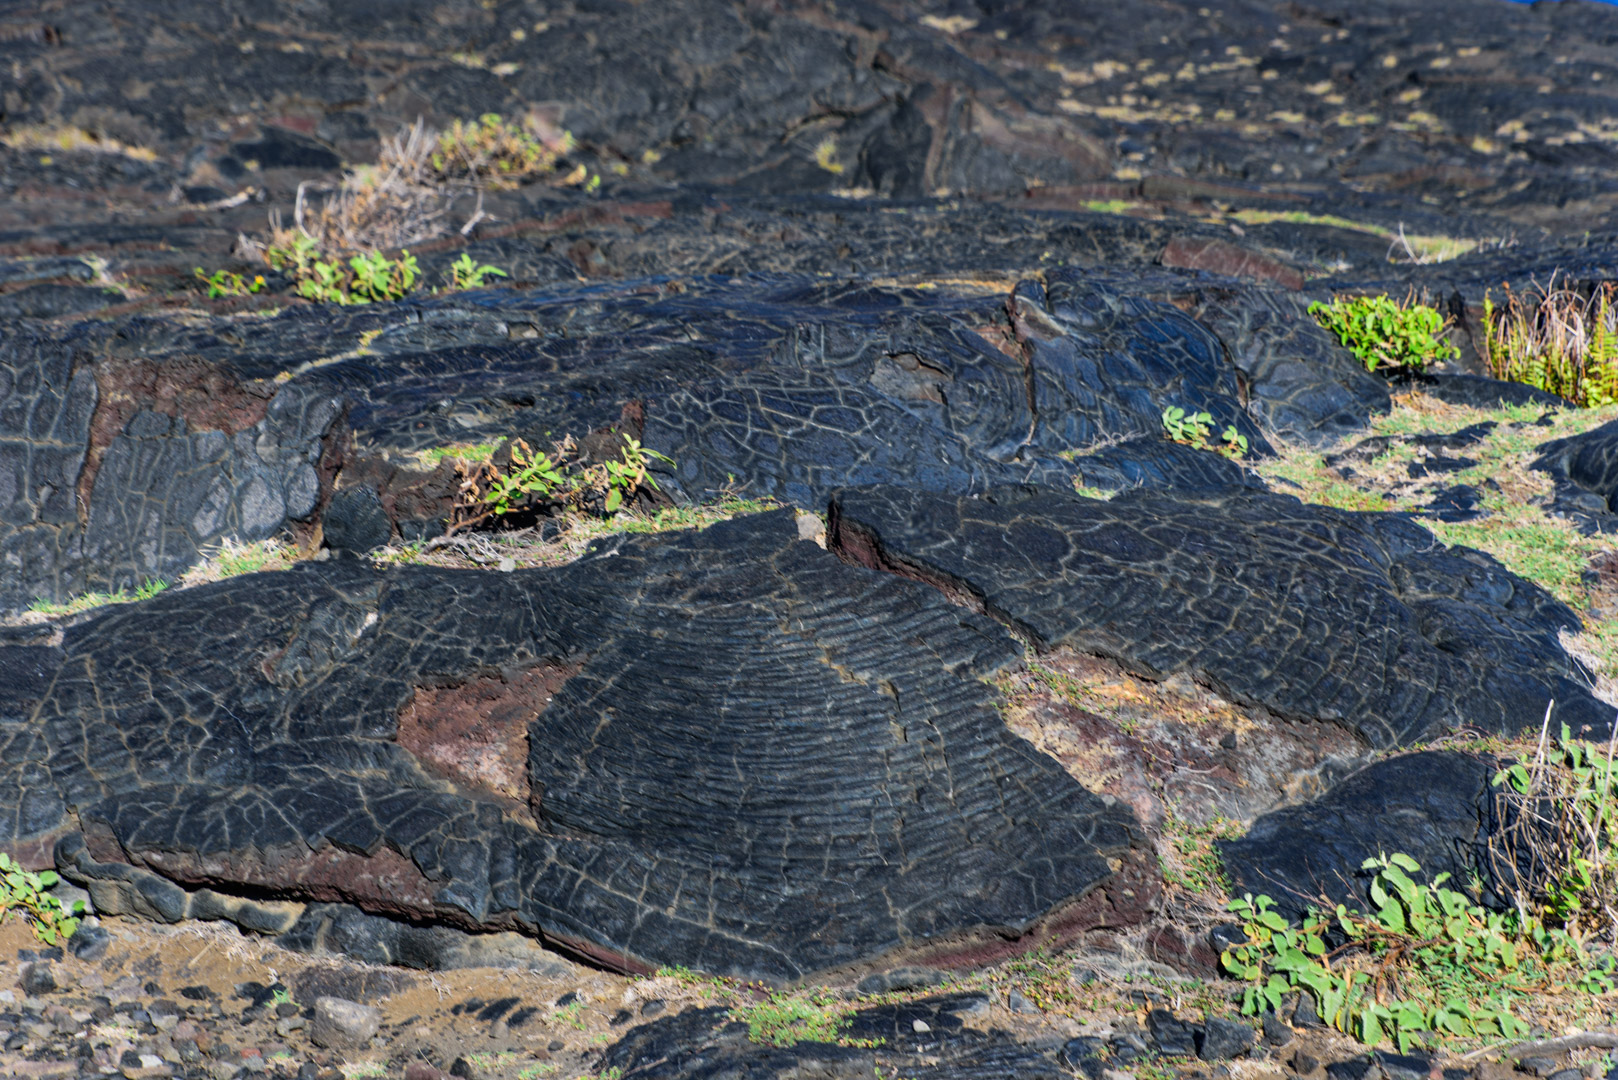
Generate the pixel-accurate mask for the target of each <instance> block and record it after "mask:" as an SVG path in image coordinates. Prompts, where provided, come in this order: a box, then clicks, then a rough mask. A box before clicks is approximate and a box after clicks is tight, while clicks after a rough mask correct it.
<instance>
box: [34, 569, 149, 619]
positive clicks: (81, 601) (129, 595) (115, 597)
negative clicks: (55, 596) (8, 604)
mask: <svg viewBox="0 0 1618 1080" xmlns="http://www.w3.org/2000/svg"><path fill="white" fill-rule="evenodd" d="M166 588H168V582H166V581H163V580H161V579H160V578H153V579H152V580H151V581H148V582H145V583H144V584H141V585H139V586H137V587H136V588H135V590H134V591H133V592H131V591H130V590H128V589H119V590H118V591H117V592H89V593H85V594H84V595H83V596H76V597H74V598H73V599H72V600H69V601H67V602H66V603H63V604H58V603H56V602H54V601H51V600H35V601H34V602H33V603H32V604H29V605H28V610H29V611H32V612H34V613H36V614H39V615H77V614H78V613H79V612H81V611H89V610H90V609H91V608H98V607H104V606H106V605H107V604H129V603H133V602H135V601H137V600H150V599H151V598H152V597H154V596H156V595H157V594H158V593H160V592H162V591H163V590H164V589H166Z"/></svg>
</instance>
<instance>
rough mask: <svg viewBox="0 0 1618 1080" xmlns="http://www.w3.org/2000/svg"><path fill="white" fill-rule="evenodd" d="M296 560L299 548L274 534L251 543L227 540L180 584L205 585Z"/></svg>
mask: <svg viewBox="0 0 1618 1080" xmlns="http://www.w3.org/2000/svg"><path fill="white" fill-rule="evenodd" d="M297 560H298V553H297V551H295V550H294V549H293V548H291V547H289V546H288V545H287V544H285V543H284V542H282V541H280V540H277V539H274V538H273V537H272V538H271V539H268V540H254V541H252V542H251V543H242V542H240V541H237V540H225V541H223V542H222V543H221V544H220V545H219V546H218V547H217V548H216V549H214V551H213V553H212V554H210V555H209V556H208V557H207V558H206V559H205V560H204V561H202V562H200V563H198V564H197V565H196V566H193V567H192V568H191V569H189V570H187V571H186V572H185V575H184V576H183V577H182V578H180V584H181V585H188V586H189V585H202V584H206V583H207V582H210V581H223V580H224V579H225V578H232V577H240V576H241V575H242V574H256V573H258V572H260V571H263V570H285V569H287V568H288V567H290V566H291V565H292V564H293V563H294V562H296V561H297Z"/></svg>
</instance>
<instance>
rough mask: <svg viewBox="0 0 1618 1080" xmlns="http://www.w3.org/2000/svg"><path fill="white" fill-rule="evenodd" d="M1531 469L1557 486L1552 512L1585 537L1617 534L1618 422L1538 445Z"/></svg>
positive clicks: (1614, 421) (1552, 502) (1610, 422)
mask: <svg viewBox="0 0 1618 1080" xmlns="http://www.w3.org/2000/svg"><path fill="white" fill-rule="evenodd" d="M1534 468H1536V469H1539V470H1541V471H1543V472H1546V473H1549V474H1550V476H1551V479H1552V480H1554V481H1555V483H1556V490H1555V495H1554V496H1553V498H1552V501H1551V509H1552V510H1553V511H1554V512H1556V513H1559V514H1563V515H1565V516H1566V517H1568V518H1570V519H1571V520H1572V521H1573V522H1574V524H1576V525H1578V527H1579V528H1580V529H1582V530H1583V531H1585V532H1587V533H1606V532H1613V531H1618V513H1614V512H1613V500H1614V498H1615V497H1618V420H1613V421H1609V422H1608V423H1605V424H1602V425H1601V426H1600V427H1598V428H1595V429H1594V430H1592V431H1586V432H1585V433H1584V434H1582V435H1573V436H1570V437H1568V438H1565V439H1553V440H1551V441H1550V442H1546V443H1543V444H1541V446H1540V447H1539V457H1538V458H1536V459H1535V461H1534Z"/></svg>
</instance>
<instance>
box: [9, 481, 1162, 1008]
mask: <svg viewBox="0 0 1618 1080" xmlns="http://www.w3.org/2000/svg"><path fill="white" fill-rule="evenodd" d="M1014 655H1015V647H1014V644H1013V642H1012V641H1011V639H1010V638H1009V637H1008V636H1007V635H1006V634H1005V632H1004V631H1003V630H1001V629H1000V628H999V627H997V626H995V625H994V624H993V623H991V622H989V621H987V620H984V619H982V618H980V617H978V616H975V615H972V614H970V613H967V612H963V611H961V610H960V609H959V608H956V607H954V606H953V605H950V604H948V603H947V602H946V601H945V600H944V599H943V598H942V597H940V596H938V595H937V594H936V592H934V591H933V590H930V589H927V588H925V587H924V586H920V585H917V584H915V583H912V582H907V581H903V580H900V579H897V578H893V577H891V576H885V575H880V574H876V573H872V572H870V571H867V570H864V569H860V568H857V567H850V566H848V565H846V564H844V563H842V562H840V561H839V560H837V559H836V558H834V557H833V556H831V555H828V554H827V553H825V552H824V551H822V550H821V549H820V548H818V547H816V546H815V545H813V544H811V543H806V542H802V541H800V540H798V539H797V531H796V526H795V525H794V523H793V518H792V514H791V513H790V512H787V511H780V512H776V513H772V514H767V515H760V516H755V517H752V518H746V519H739V520H737V521H734V522H730V523H726V524H721V525H718V526H715V527H713V528H710V529H708V530H706V531H703V532H693V533H682V534H677V535H673V536H660V537H643V538H637V539H623V538H620V539H618V540H615V541H612V542H610V543H606V544H602V545H600V546H598V547H597V548H596V549H594V550H592V552H591V553H590V554H589V555H588V556H587V557H586V558H584V559H583V560H582V561H580V562H578V563H576V564H572V565H570V566H568V567H565V568H562V569H558V570H551V571H522V572H516V573H511V574H490V573H478V572H466V571H446V570H436V569H429V568H423V567H413V568H401V569H395V570H388V571H384V570H378V569H373V568H370V567H369V566H366V565H361V564H360V563H359V562H358V561H357V560H334V561H331V562H327V563H324V564H305V565H302V566H300V567H298V568H297V569H295V570H291V571H288V572H285V573H281V574H262V575H254V576H251V577H247V578H242V579H237V580H233V581H229V582H224V583H220V584H217V585H212V586H205V587H199V588H196V589H190V590H186V591H183V592H179V593H175V594H169V595H164V596H160V597H158V598H157V599H155V600H154V601H151V602H149V603H146V604H142V605H139V606H137V607H133V608H127V609H120V610H112V611H109V612H107V613H106V614H104V615H101V616H99V617H97V618H95V619H93V620H91V621H89V622H86V623H84V624H82V625H78V626H75V627H72V628H70V629H68V630H66V631H65V633H64V636H63V639H62V641H61V643H60V644H58V645H34V646H25V645H11V646H7V647H5V648H3V649H0V670H8V671H9V670H16V671H20V672H23V675H22V676H21V677H18V678H16V679H8V680H7V681H6V682H5V684H4V689H3V690H0V759H3V760H4V761H5V762H6V770H5V773H4V775H3V777H0V791H4V792H6V793H7V795H6V807H5V815H4V818H3V821H4V832H3V833H0V843H3V844H5V845H6V846H8V847H12V848H19V847H25V846H26V845H27V844H29V843H30V842H33V843H35V844H37V843H40V842H44V841H46V840H48V839H49V838H50V837H51V835H52V834H54V833H57V832H60V831H63V830H67V829H69V828H71V824H70V822H71V818H70V817H69V815H76V818H77V821H78V822H79V823H80V824H81V825H82V826H83V828H84V829H85V830H86V833H87V835H88V836H89V838H90V848H91V852H92V853H93V854H94V855H95V856H96V857H97V858H99V859H102V860H119V859H126V860H129V861H133V862H135V863H137V864H143V865H146V866H148V867H150V868H152V869H155V870H158V871H159V872H161V873H164V874H166V875H168V876H170V877H173V878H175V879H178V880H180V881H182V882H187V883H193V884H196V883H207V884H212V885H217V886H237V887H249V888H253V889H260V888H267V889H274V890H279V891H280V892H281V893H282V894H283V895H288V896H293V897H303V898H309V899H317V900H348V901H352V902H355V903H358V904H360V905H361V906H362V907H367V908H370V909H371V910H374V911H382V912H386V913H391V914H396V915H403V916H407V917H414V918H433V919H439V920H444V921H448V922H451V923H457V924H460V925H463V926H467V927H522V928H526V929H529V930H534V929H538V930H539V931H541V932H543V933H544V934H546V935H547V936H548V937H550V938H551V939H552V940H557V941H560V942H563V943H567V944H570V945H572V947H574V948H576V949H578V950H580V951H584V952H587V953H590V954H592V955H596V956H598V957H602V958H605V959H608V960H609V961H611V960H613V959H614V958H617V959H616V962H620V963H629V964H631V965H633V964H637V963H638V964H649V965H658V964H689V965H691V966H693V967H698V968H701V969H704V970H708V971H715V972H727V973H734V974H738V975H748V976H760V977H769V978H792V977H795V976H799V975H802V974H805V973H808V972H813V971H817V970H821V969H826V968H831V967H836V966H839V965H846V964H851V963H855V962H858V961H861V960H866V959H870V958H873V957H876V956H879V955H881V954H884V953H888V952H891V951H893V950H897V949H906V948H916V949H920V948H926V947H928V946H938V945H940V944H946V943H949V942H950V941H952V940H954V939H960V938H963V937H964V936H967V935H970V934H971V933H973V932H977V931H982V930H984V929H985V928H989V929H993V930H995V931H997V932H1002V933H1007V934H1012V935H1015V934H1017V933H1020V932H1022V931H1024V930H1026V929H1028V928H1029V927H1030V925H1031V924H1033V923H1034V922H1035V921H1036V920H1038V919H1040V918H1041V917H1042V916H1044V915H1046V914H1047V913H1050V912H1051V911H1053V910H1054V909H1058V908H1061V907H1063V906H1064V905H1068V904H1070V902H1072V901H1075V900H1077V899H1080V898H1082V897H1084V896H1086V894H1088V893H1090V892H1091V890H1093V889H1095V888H1097V887H1098V886H1103V885H1104V883H1105V882H1106V880H1107V879H1108V877H1109V875H1110V873H1111V871H1110V870H1109V866H1108V860H1109V859H1118V858H1124V857H1127V856H1129V854H1130V851H1131V849H1132V847H1133V846H1135V845H1136V844H1137V842H1138V836H1137V833H1136V827H1135V825H1134V822H1133V818H1132V816H1131V814H1130V813H1129V812H1128V811H1127V810H1126V809H1124V808H1122V807H1120V806H1118V805H1115V804H1110V802H1109V801H1108V800H1103V799H1101V798H1099V797H1097V796H1094V795H1091V794H1090V793H1089V792H1087V791H1085V790H1084V789H1083V788H1082V787H1080V786H1079V785H1078V784H1077V783H1075V782H1074V781H1072V780H1071V779H1070V778H1069V777H1068V776H1067V775H1066V774H1065V773H1064V772H1062V770H1061V769H1060V768H1059V767H1057V766H1056V765H1055V764H1054V763H1053V762H1052V761H1050V760H1049V759H1047V758H1045V757H1044V756H1043V755H1041V754H1039V753H1037V752H1036V751H1034V750H1033V748H1032V747H1030V746H1029V745H1028V744H1026V743H1024V742H1023V741H1022V740H1020V739H1018V738H1016V737H1015V736H1012V735H1011V734H1009V733H1008V732H1007V731H1006V730H1005V728H1004V725H1003V724H1002V723H1001V722H1000V719H999V716H998V714H997V713H996V712H995V710H994V708H993V706H992V700H991V691H990V690H989V688H988V687H987V686H986V685H985V684H984V683H983V682H981V681H980V680H979V678H978V677H979V676H982V675H984V674H987V673H989V672H991V671H993V670H994V669H996V668H997V667H998V666H1000V665H1002V664H1004V663H1006V662H1007V661H1008V660H1009V659H1011V658H1012V657H1013V656H1014ZM547 670H549V671H556V672H561V673H562V674H560V675H558V676H557V678H556V681H555V683H548V684H546V685H547V687H554V693H552V694H551V695H550V696H549V697H548V701H546V702H545V703H543V704H542V705H541V706H539V707H538V708H537V709H536V710H535V712H537V716H536V715H534V713H520V702H518V703H517V704H516V705H514V706H513V708H519V714H518V715H516V716H505V717H504V719H503V720H502V714H501V711H500V709H499V707H498V706H499V704H500V703H501V702H502V701H503V700H505V697H506V696H515V695H517V694H518V690H519V689H520V688H521V687H522V686H524V685H527V683H526V682H525V680H529V679H531V678H532V677H534V676H533V673H535V672H543V671H547ZM445 695H449V697H450V698H451V699H456V698H457V695H460V697H461V698H464V699H465V700H466V701H469V702H471V703H472V705H473V706H476V705H477V702H478V701H484V702H486V703H487V702H493V703H494V706H495V707H493V708H485V709H483V711H482V712H479V713H478V717H479V720H478V722H477V723H474V724H472V725H471V726H470V727H469V728H468V729H467V730H466V731H461V732H447V731H444V729H435V728H433V727H432V724H431V723H429V722H428V721H424V720H421V719H420V717H421V716H422V715H424V714H430V715H432V716H436V717H439V718H441V719H442V721H443V722H444V723H450V722H451V721H453V720H454V719H455V718H456V717H457V716H460V715H462V714H459V713H457V712H455V710H454V709H451V708H448V707H446V705H445ZM541 710H542V711H541ZM407 714H408V715H409V716H412V717H417V720H416V721H414V722H415V723H416V725H417V726H416V727H415V728H412V729H411V731H412V732H413V733H412V734H409V735H408V736H407V733H406V720H405V719H404V717H405V716H406V715H407ZM502 723H504V724H505V725H506V728H507V732H508V735H509V737H510V745H509V746H508V753H507V754H506V755H505V756H504V757H503V759H502V760H504V761H506V762H507V763H508V764H509V765H510V766H511V768H512V769H513V770H514V771H515V772H516V773H517V774H518V775H517V776H516V777H515V778H514V779H515V788H516V792H515V793H514V791H513V785H512V784H511V783H509V782H508V783H502V782H500V781H499V780H498V779H491V778H490V777H489V776H488V775H487V773H485V772H483V771H480V761H479V759H477V757H476V755H474V754H472V753H471V752H470V751H468V750H466V748H465V747H466V741H467V740H469V739H472V737H473V736H474V735H480V733H481V736H487V735H488V734H489V730H490V729H491V728H494V727H499V726H500V725H501V724H502ZM435 731H439V732H440V733H441V734H442V735H443V738H437V737H435V735H434V732H435ZM445 740H447V745H446V742H445ZM457 740H459V741H457ZM407 743H408V745H410V746H411V747H413V748H414V749H415V750H416V752H415V753H413V752H411V750H407V749H406V748H405V745H403V744H407ZM524 744H525V745H526V751H524V749H523V746H524ZM524 753H526V768H524V765H523V755H524ZM418 755H419V756H418ZM513 759H514V760H513ZM523 773H526V776H523V775H521V774H523ZM511 779H513V778H511V777H508V778H507V780H508V781H509V780H511ZM523 789H526V799H524V798H523V794H524V790H523Z"/></svg>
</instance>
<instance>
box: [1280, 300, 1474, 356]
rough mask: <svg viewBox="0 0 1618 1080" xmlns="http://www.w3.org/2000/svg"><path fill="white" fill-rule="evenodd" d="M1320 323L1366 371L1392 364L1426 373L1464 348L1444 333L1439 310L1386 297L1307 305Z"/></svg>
mask: <svg viewBox="0 0 1618 1080" xmlns="http://www.w3.org/2000/svg"><path fill="white" fill-rule="evenodd" d="M1309 314H1311V315H1313V316H1314V317H1315V319H1316V320H1317V321H1318V322H1319V323H1320V325H1321V326H1323V327H1325V328H1326V329H1327V330H1330V331H1331V332H1332V333H1334V334H1336V335H1337V340H1339V341H1341V342H1342V343H1343V345H1344V346H1346V347H1347V348H1348V349H1349V351H1350V352H1352V353H1353V354H1354V355H1355V356H1357V357H1359V358H1360V362H1361V363H1363V364H1364V365H1365V370H1367V371H1372V372H1374V371H1377V370H1378V369H1380V368H1392V369H1395V370H1404V371H1418V372H1419V371H1422V370H1424V369H1425V368H1426V367H1427V365H1428V364H1430V363H1432V362H1433V361H1435V360H1447V359H1449V358H1451V357H1455V356H1459V355H1460V350H1459V349H1457V348H1456V347H1455V346H1454V345H1452V344H1450V343H1449V342H1448V341H1446V340H1445V339H1444V338H1442V337H1441V336H1440V335H1441V334H1442V333H1443V332H1444V327H1445V326H1446V325H1448V323H1447V322H1446V320H1445V319H1444V317H1443V316H1442V315H1440V314H1439V313H1438V311H1437V309H1435V308H1431V307H1428V306H1427V305H1425V304H1417V303H1414V302H1413V299H1407V300H1406V301H1405V302H1404V303H1403V304H1400V303H1397V302H1395V301H1394V300H1392V299H1390V298H1389V297H1388V296H1386V295H1382V296H1359V297H1350V298H1338V299H1335V300H1333V301H1332V302H1331V303H1329V304H1323V303H1321V302H1320V301H1318V300H1316V301H1315V302H1314V303H1312V304H1310V305H1309Z"/></svg>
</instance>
